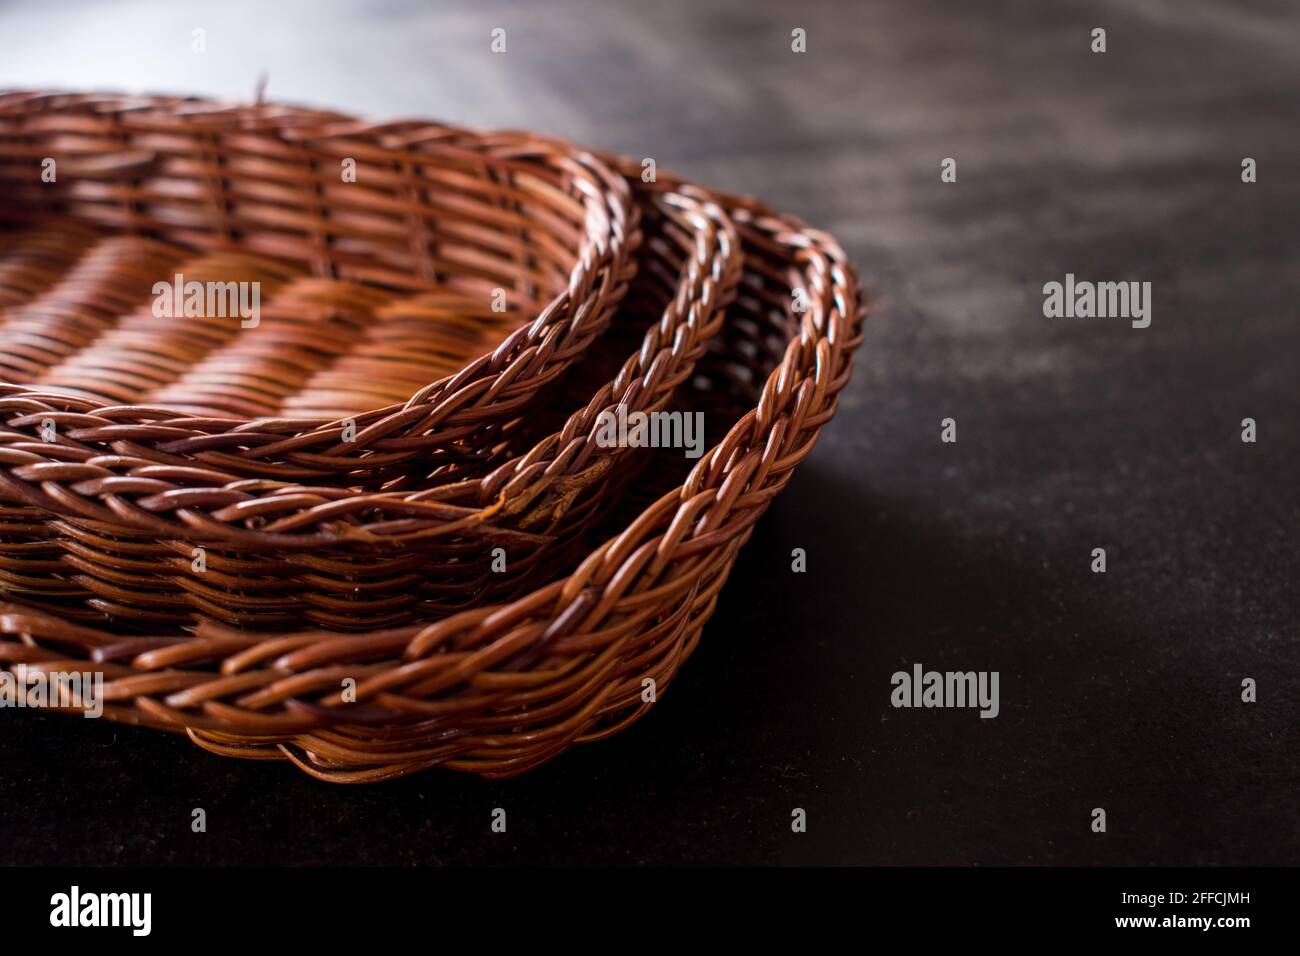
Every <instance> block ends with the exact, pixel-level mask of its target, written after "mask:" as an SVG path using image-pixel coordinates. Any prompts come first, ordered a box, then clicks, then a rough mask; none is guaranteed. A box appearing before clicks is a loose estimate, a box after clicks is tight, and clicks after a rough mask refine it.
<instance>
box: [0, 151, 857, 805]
mask: <svg viewBox="0 0 1300 956" xmlns="http://www.w3.org/2000/svg"><path fill="white" fill-rule="evenodd" d="M606 162H607V163H609V164H610V165H612V166H615V167H616V168H619V169H620V170H621V171H622V172H624V173H625V174H627V175H629V176H635V175H636V174H637V173H638V172H639V166H636V165H634V164H630V163H628V162H626V161H620V160H618V159H617V158H614V157H606ZM657 188H658V189H660V190H663V191H667V192H675V193H679V194H683V193H688V192H689V193H691V194H692V195H695V196H697V197H703V196H705V195H708V196H710V198H711V199H712V201H714V202H715V203H717V204H718V205H722V206H725V207H726V209H727V211H728V212H729V213H730V216H731V218H732V219H733V220H734V222H735V224H736V228H737V231H738V234H739V238H740V245H741V250H742V254H743V258H744V273H743V276H742V277H741V281H740V286H739V291H738V294H737V296H736V298H735V301H734V303H733V304H732V305H731V306H730V308H729V309H728V310H727V314H726V321H725V324H724V326H723V328H722V329H721V331H720V333H719V334H718V336H717V337H716V338H715V339H714V349H713V352H712V354H710V355H709V356H708V357H707V358H706V359H705V360H704V361H703V362H702V363H701V364H700V365H699V367H698V368H697V369H696V371H697V372H698V373H699V374H698V375H697V377H696V378H695V380H694V381H693V382H692V387H691V388H690V389H687V390H685V391H682V390H679V391H678V393H677V398H678V399H679V400H680V401H684V402H687V403H688V404H687V405H686V406H685V407H692V404H693V405H694V406H696V407H707V408H708V409H709V410H710V414H712V415H713V416H714V418H715V420H714V424H715V425H716V424H718V422H717V421H716V417H717V415H718V414H719V409H721V408H724V407H727V406H728V405H729V404H730V405H731V406H733V407H734V406H736V405H737V403H740V404H741V405H748V406H749V407H748V410H745V411H741V412H739V413H737V417H736V418H735V420H734V422H733V423H732V425H731V427H730V429H729V430H727V431H726V433H725V435H724V436H722V437H721V438H720V440H719V441H718V442H717V443H716V444H714V445H713V447H712V448H711V449H710V451H709V452H707V453H706V454H705V456H704V457H703V458H702V459H701V460H700V461H699V462H698V463H697V464H696V465H695V466H694V467H693V468H692V469H691V470H690V473H689V474H688V475H686V476H685V477H684V478H682V479H679V480H678V483H677V484H676V486H675V487H672V488H671V490H669V491H667V492H666V493H664V494H662V495H660V496H659V497H657V498H654V499H653V500H652V501H651V502H650V503H649V504H648V505H647V506H646V507H644V509H643V510H642V511H640V513H638V514H635V515H631V516H629V517H628V519H627V520H626V521H625V523H623V524H622V525H620V526H618V527H612V528H611V529H610V530H611V531H612V532H613V536H612V537H610V538H608V540H606V541H605V542H604V543H603V544H600V545H598V546H597V547H595V548H594V549H593V550H590V551H589V552H586V553H585V557H581V555H582V553H583V552H581V551H580V550H579V551H577V552H576V553H578V554H579V556H580V560H579V561H578V562H577V563H576V566H574V567H572V568H569V569H567V570H566V571H565V572H564V573H563V574H561V575H560V576H559V577H557V578H556V579H555V580H553V581H552V582H551V583H549V584H546V585H544V586H542V587H540V588H537V589H536V590H533V591H531V592H529V593H527V594H525V595H524V596H522V597H520V598H518V599H516V600H513V601H510V602H508V603H504V604H487V603H483V604H479V605H477V606H475V607H472V608H471V609H468V610H465V611H462V612H460V613H457V614H455V615H453V616H451V617H449V618H446V619H443V620H436V619H431V620H430V622H429V623H417V624H412V625H407V626H403V627H397V628H387V629H383V630H378V631H371V632H368V633H360V634H355V633H354V634H347V633H340V632H338V631H329V630H325V631H319V630H318V631H309V632H297V633H289V634H286V633H259V632H250V631H245V630H236V629H232V628H229V627H226V626H223V625H221V624H218V623H215V622H214V621H212V620H209V619H207V618H206V617H205V616H198V617H196V619H195V624H194V627H193V630H192V633H187V634H184V635H175V634H159V633H157V632H155V633H154V636H140V632H135V633H127V634H120V633H119V634H115V633H110V632H108V631H105V630H103V629H97V628H90V627H86V626H83V625H79V624H77V623H75V622H74V621H72V620H70V619H68V618H67V617H66V616H60V615H56V614H50V613H45V612H43V611H40V610H35V609H33V608H31V607H30V606H22V605H19V604H9V605H5V606H3V608H0V664H2V665H4V666H8V667H11V668H14V669H16V670H23V669H25V668H36V669H40V670H46V671H58V670H64V671H66V670H86V669H90V670H98V671H102V672H103V673H104V675H105V679H106V681H107V686H106V696H107V698H108V701H109V703H108V706H107V707H106V711H105V713H106V716H109V717H110V718H111V719H114V720H121V721H125V722H130V723H138V724H144V725H148V726H153V727H158V728H162V729H167V730H184V731H186V732H187V733H188V734H189V735H190V737H191V738H192V739H193V740H195V741H196V742H197V743H199V744H200V745H201V746H204V747H206V748H208V749H211V750H214V751H216V752H219V753H224V754H229V755H232V756H241V757H250V758H255V759H277V758H287V759H290V760H292V761H293V762H294V763H295V764H297V765H298V766H299V767H300V768H302V769H304V770H306V771H307V772H309V773H312V774H313V775H315V776H318V777H320V778H322V779H327V780H333V781H340V782H356V781H372V780H382V779H387V778H390V777H394V776H400V775H403V774H406V773H410V772H413V771H416V770H419V769H422V768H425V767H430V766H436V765H441V766H446V767H450V768H454V769H462V770H470V771H473V772H477V773H480V774H484V775H487V776H509V775H513V774H517V773H520V772H523V771H525V770H527V769H530V768H532V767H535V766H537V765H538V764H540V763H543V762H545V761H547V760H549V759H551V758H553V757H554V756H556V755H557V754H559V753H560V752H562V751H563V750H565V749H566V748H568V747H569V746H571V745H572V744H574V743H576V742H581V741H585V740H592V739H598V738H601V737H604V736H607V735H609V734H611V733H614V732H616V731H617V730H618V729H620V728H621V727H623V726H626V725H627V724H628V723H630V722H631V721H632V720H635V719H637V718H638V717H639V716H641V715H643V714H644V713H645V712H646V711H647V710H648V709H649V707H650V706H651V705H649V704H647V703H645V702H644V700H643V697H642V695H643V692H644V685H643V681H644V680H645V679H646V678H652V679H654V681H655V682H656V684H657V687H656V691H657V695H659V696H660V697H661V695H662V693H663V691H664V689H665V688H666V687H667V686H668V684H669V683H670V681H671V679H672V677H673V675H674V674H675V673H676V671H677V669H678V667H679V666H680V665H681V663H682V661H683V660H684V659H685V658H686V657H687V656H688V655H689V654H690V652H691V651H692V650H693V649H694V647H695V645H696V643H697V641H698V640H699V636H700V633H701V630H702V628H703V626H704V624H705V622H706V621H707V619H708V617H709V615H710V614H711V613H712V610H713V608H714V606H715V603H716V600H717V596H718V593H719V591H720V590H721V588H722V585H723V583H724V582H725V580H726V577H727V574H728V572H729V570H730V568H731V565H732V563H733V562H734V560H735V557H736V554H737V552H738V550H739V548H740V547H741V546H742V545H743V543H744V542H745V540H747V538H748V536H749V533H750V530H751V529H752V527H753V525H754V523H755V522H756V521H757V519H758V518H759V516H760V515H761V514H762V513H763V511H764V510H765V509H766V507H767V506H768V504H769V503H770V502H771V500H772V498H773V497H774V496H775V495H776V494H777V493H778V492H779V491H780V490H781V488H783V487H784V485H785V484H786V483H787V482H788V481H789V479H790V476H791V474H792V472H793V469H794V467H795V466H796V465H797V464H798V463H799V462H800V461H802V460H803V458H804V457H806V456H807V454H808V453H809V452H810V451H811V448H812V445H813V443H814V442H815V440H816V437H817V434H818V433H819V431H820V429H821V428H822V427H823V426H824V425H825V423H826V422H827V421H828V420H829V419H830V417H831V416H832V415H833V413H834V411H835V407H836V403H837V400H838V395H839V393H840V391H841V389H842V388H843V386H844V384H845V382H846V381H847V379H848V375H849V372H850V368H851V359H852V353H853V350H854V349H855V348H856V346H857V344H858V343H859V341H860V337H861V321H862V318H863V315H864V310H863V309H862V307H861V304H860V300H859V293H858V286H857V280H856V277H855V276H854V273H853V271H852V269H851V267H850V266H849V265H848V263H847V262H846V261H845V259H844V256H843V254H842V252H841V251H840V249H839V247H838V246H837V245H836V244H835V243H834V241H833V240H831V239H830V238H829V237H828V236H826V235H825V234H822V233H819V232H816V231H814V230H810V229H808V228H807V227H805V226H803V224H801V223H799V222H798V221H797V220H793V219H791V218H789V217H783V216H780V215H778V214H776V213H774V212H772V211H771V210H768V209H766V208H765V207H763V206H761V205H760V204H758V203H756V202H753V201H751V200H743V199H738V198H736V197H731V196H725V195H722V194H705V193H703V191H701V190H698V189H696V188H693V187H687V186H685V185H684V184H682V183H680V182H678V181H675V180H666V179H665V178H664V177H662V176H661V178H660V183H659V184H658V187H657ZM648 245H650V243H648ZM795 288H802V289H804V290H806V291H807V293H808V308H807V311H805V312H803V313H802V314H800V313H796V312H793V311H792V308H791V291H792V289H795ZM765 372H767V373H769V374H766V377H765V378H764V377H763V373H765ZM671 461H680V459H669V458H668V456H665V455H663V454H662V453H659V454H658V457H657V458H656V459H655V464H656V465H662V464H666V463H670V462H671ZM644 478H645V476H642V480H633V478H632V477H629V476H628V475H626V474H625V475H624V476H622V477H621V478H620V480H619V482H616V483H612V484H611V485H609V486H607V487H606V495H605V496H604V498H603V499H602V500H603V501H605V502H606V503H608V499H609V492H610V491H611V490H613V489H619V488H622V487H624V486H625V485H627V483H628V482H631V484H630V485H627V487H629V488H630V491H631V493H629V494H627V495H625V496H624V497H623V500H624V502H625V503H627V504H630V503H632V502H636V501H639V500H642V499H643V498H645V497H646V495H647V493H648V489H649V486H650V485H653V482H646V481H645V480H644ZM412 480H414V479H412ZM638 488H639V493H638ZM623 510H624V511H626V510H627V509H626V508H624V509H623ZM573 540H574V543H576V544H579V545H580V542H581V538H580V536H578V537H575V538H574V539H573ZM573 553H575V549H573V548H570V549H567V550H566V549H559V550H558V551H556V552H553V556H554V557H555V558H556V559H557V560H558V561H562V560H563V559H564V558H565V557H566V556H568V555H572V554H573ZM548 570H549V572H550V573H556V566H555V565H554V564H553V565H552V566H551V567H550V568H549V569H548ZM434 617H436V615H435V616H434ZM144 633H145V634H148V633H149V632H148V631H145V632H144ZM346 678H352V679H354V680H355V681H356V682H357V693H356V697H357V699H356V702H348V701H345V699H344V697H343V695H342V694H341V693H340V687H341V684H342V682H343V681H344V680H345V679H346Z"/></svg>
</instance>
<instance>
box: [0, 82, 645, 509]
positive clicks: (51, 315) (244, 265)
mask: <svg viewBox="0 0 1300 956" xmlns="http://www.w3.org/2000/svg"><path fill="white" fill-rule="evenodd" d="M46 159H53V160H54V161H55V163H56V165H55V167H54V171H55V174H56V178H55V181H54V182H45V181H43V180H42V178H41V175H40V173H41V171H42V168H43V167H42V163H43V162H44V160H46ZM347 161H354V162H355V163H356V170H357V175H356V180H355V182H345V181H344V178H343V170H344V165H343V164H344V163H345V162H347ZM0 197H3V199H2V200H0V223H8V224H10V225H14V224H24V225H27V226H29V227H31V228H34V229H36V230H38V233H37V235H38V237H39V242H40V243H41V245H42V247H43V248H45V249H46V250H48V252H47V254H46V255H43V256H39V257H37V256H34V255H33V254H32V253H31V252H23V251H22V250H21V248H20V249H19V254H18V255H17V257H16V258H13V259H9V260H6V262H5V263H4V265H3V266H0V282H3V287H2V288H3V292H0V303H3V304H4V305H5V307H6V310H7V312H8V313H10V314H11V315H13V312H12V310H14V309H18V310H19V312H18V313H17V314H16V315H14V316H13V318H9V319H7V320H6V323H5V325H6V327H7V326H8V325H9V322H11V321H14V322H16V323H17V324H16V325H15V327H14V329H13V330H12V331H13V334H12V336H10V335H6V337H5V341H4V343H3V344H4V349H3V350H4V351H5V352H6V353H8V354H9V355H10V360H9V361H7V362H6V364H5V367H4V369H3V373H4V378H5V379H6V380H7V381H8V382H9V383H10V384H8V385H5V386H0V414H4V416H5V418H6V419H7V421H8V425H9V428H10V429H11V430H14V431H18V432H22V433H24V434H26V435H27V436H28V437H30V438H33V439H36V440H40V435H39V429H40V427H41V425H42V423H45V422H47V421H53V422H54V423H55V425H56V426H57V427H58V429H59V431H60V432H61V433H65V434H66V435H67V436H68V437H69V438H70V439H71V440H73V441H75V442H77V443H79V445H81V446H82V447H85V448H94V449H97V450H99V451H100V452H102V453H110V452H112V451H113V450H114V449H116V448H119V447H124V446H125V447H129V448H131V449H132V450H133V452H134V453H136V454H138V455H140V456H146V457H150V458H152V459H154V460H155V461H156V462H157V463H159V464H172V465H175V464H179V463H189V464H192V465H195V466H198V467H216V468H219V469H221V470H223V471H225V472H228V473H232V474H238V475H241V476H243V477H249V478H278V479H282V480H305V479H313V478H321V477H331V476H340V475H343V476H346V478H347V480H348V481H349V482H351V483H353V484H356V483H357V482H358V481H360V480H362V479H366V480H367V481H368V482H369V484H370V486H371V487H378V486H379V483H380V482H382V480H384V479H385V478H386V477H387V469H389V468H391V467H392V466H393V465H394V464H396V463H400V462H407V461H410V460H412V459H417V460H418V459H421V458H423V457H425V456H428V455H429V454H431V453H433V452H437V451H446V450H451V451H453V452H455V453H456V454H459V455H461V456H465V455H468V456H470V457H473V456H474V455H475V453H478V452H481V451H483V449H484V446H481V445H477V444H476V442H478V441H480V440H481V441H486V442H489V443H490V442H491V441H492V440H493V439H494V437H495V436H494V432H493V430H492V429H491V428H489V427H487V426H490V425H492V424H493V423H500V422H503V421H507V420H509V419H511V418H513V417H517V416H518V415H519V414H521V413H522V412H523V411H525V410H526V409H527V408H528V407H529V406H530V405H532V404H533V403H535V402H536V401H537V399H538V398H539V397H540V396H541V395H542V394H543V393H544V392H545V390H546V388H547V387H548V386H549V385H551V384H553V383H554V382H555V380H556V379H557V378H558V377H559V376H560V375H561V374H563V372H564V371H565V370H566V369H567V368H568V366H569V365H570V364H571V363H572V362H573V361H574V360H575V359H576V358H578V357H579V356H581V355H582V354H583V352H584V350H585V349H586V348H587V347H588V346H589V345H590V343H591V342H592V341H593V339H595V337H596V336H598V335H599V334H600V333H601V331H603V329H604V328H605V326H606V324H607V323H608V321H609V318H610V315H611V314H612V312H613V310H614V309H615V308H616V307H617V305H618V303H619V301H620V300H621V299H622V297H623V295H624V294H625V292H626V288H627V283H628V281H629V280H630V278H631V276H632V273H633V271H634V269H635V265H634V260H633V259H632V258H631V254H632V252H633V251H634V250H635V247H636V245H637V243H638V241H639V232H638V227H637V216H636V210H635V208H634V206H633V204H632V201H631V197H630V194H629V190H628V188H627V185H626V183H625V182H624V180H623V179H622V178H621V177H619V176H617V175H615V174H613V173H612V172H611V171H610V170H609V169H608V168H606V167H605V166H604V164H602V163H601V162H599V161H598V160H596V159H595V158H594V157H593V156H592V155H591V154H590V153H587V152H585V151H582V150H578V149H566V148H565V147H563V146H562V145H561V144H559V143H557V142H556V141H553V140H546V139H543V138H541V137H531V138H528V137H523V136H519V137H515V138H513V139H511V140H510V141H509V142H508V143H506V144H489V143H486V142H484V141H482V140H478V139H476V138H475V137H474V136H473V134H471V133H468V132H466V131H455V133H454V134H452V133H447V134H444V135H441V136H437V137H434V136H429V135H428V134H427V131H426V133H425V134H424V135H409V134H408V133H406V132H405V131H404V130H402V128H401V127H399V126H394V125H389V126H384V127H377V126H374V125H373V124H365V123H360V122H358V121H355V120H352V119H349V118H347V117H344V116H341V115H339V114H332V113H322V112H317V111H307V110H297V109H292V108H279V107H271V106H264V105H222V104H214V103H209V102H205V101H200V100H191V99H181V98H165V97H138V98H122V97H113V96H97V95H84V94H45V93H11V94H0ZM87 227H93V228H98V229H100V230H104V231H107V235H105V236H103V237H96V236H94V235H93V234H92V235H87V234H86V229H87ZM139 237H147V239H148V240H151V241H149V242H144V241H142V239H141V238H139ZM8 242H9V244H10V245H11V246H12V245H15V244H16V245H17V246H19V247H23V246H26V245H27V244H28V237H19V239H18V240H15V238H14V237H9V238H8ZM60 265H62V266H63V267H64V268H62V269H60V268H59V266H60ZM175 273H180V274H181V275H183V276H184V278H185V280H186V281H189V280H196V281H235V282H238V281H246V282H253V281H260V282H261V283H262V284H263V285H262V289H263V291H264V293H265V294H266V295H265V297H266V299H267V300H268V301H267V309H266V311H265V314H264V315H263V316H262V322H263V324H262V325H259V326H258V327H257V328H256V329H255V330H250V329H241V327H240V324H239V319H238V318H219V317H204V318H202V319H200V320H191V319H187V320H185V321H184V322H178V321H176V320H174V319H159V318H156V317H154V316H153V315H152V308H151V306H152V302H151V298H152V296H151V289H152V287H153V284H154V282H156V281H159V280H160V279H165V280H170V279H171V278H172V277H173V274H175ZM497 290H501V291H503V292H504V293H505V298H504V301H505V303H506V304H507V305H508V306H509V308H508V309H507V311H506V312H505V313H504V314H502V313H498V312H494V311H493V309H492V306H493V303H494V297H495V295H496V292H497ZM6 331H7V330H6ZM241 332H242V334H240V333H241ZM341 419H349V420H350V421H351V422H354V423H355V431H356V434H355V439H354V440H347V438H350V437H352V436H351V434H350V432H349V431H348V430H347V426H346V425H345V424H343V423H341V421H340V420H341ZM488 447H490V445H489V446H488Z"/></svg>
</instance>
